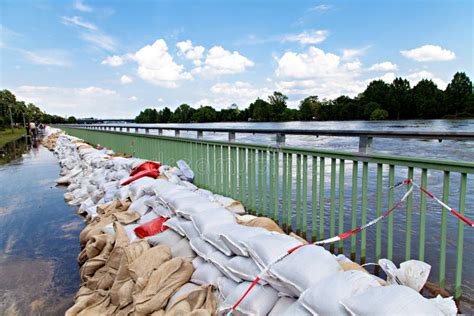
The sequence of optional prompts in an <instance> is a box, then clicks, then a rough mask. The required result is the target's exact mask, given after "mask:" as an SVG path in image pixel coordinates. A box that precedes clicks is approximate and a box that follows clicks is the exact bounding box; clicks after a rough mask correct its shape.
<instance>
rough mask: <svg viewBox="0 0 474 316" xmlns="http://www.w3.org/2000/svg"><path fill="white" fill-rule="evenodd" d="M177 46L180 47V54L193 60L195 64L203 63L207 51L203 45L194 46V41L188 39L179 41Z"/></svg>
mask: <svg viewBox="0 0 474 316" xmlns="http://www.w3.org/2000/svg"><path fill="white" fill-rule="evenodd" d="M176 47H178V49H179V52H180V54H181V55H182V56H184V57H185V58H186V59H189V60H192V62H193V63H194V65H196V66H200V65H201V59H202V57H203V55H204V51H205V48H204V47H203V46H193V43H192V42H191V41H190V40H186V41H183V42H179V43H177V44H176Z"/></svg>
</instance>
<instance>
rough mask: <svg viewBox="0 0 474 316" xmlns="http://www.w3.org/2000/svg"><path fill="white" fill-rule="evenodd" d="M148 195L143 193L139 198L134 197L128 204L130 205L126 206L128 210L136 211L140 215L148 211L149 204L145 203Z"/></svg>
mask: <svg viewBox="0 0 474 316" xmlns="http://www.w3.org/2000/svg"><path fill="white" fill-rule="evenodd" d="M149 198H150V197H149V196H148V195H143V196H141V197H140V198H137V199H135V200H134V201H133V202H132V204H130V207H129V208H128V209H129V210H130V211H134V212H137V213H138V214H140V216H143V215H145V214H146V212H148V209H149V206H148V205H146V204H145V202H146V201H147V200H148V199H149Z"/></svg>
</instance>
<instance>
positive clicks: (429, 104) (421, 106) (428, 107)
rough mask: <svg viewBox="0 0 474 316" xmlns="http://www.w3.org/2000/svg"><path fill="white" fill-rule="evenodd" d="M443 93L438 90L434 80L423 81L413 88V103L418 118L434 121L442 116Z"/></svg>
mask: <svg viewBox="0 0 474 316" xmlns="http://www.w3.org/2000/svg"><path fill="white" fill-rule="evenodd" d="M441 96H442V91H441V90H439V89H438V87H437V86H436V84H435V83H434V82H433V81H432V80H428V79H423V80H421V81H420V82H418V83H417V84H416V85H415V86H414V87H413V103H414V105H415V108H416V113H413V114H414V115H412V116H415V115H416V117H417V118H422V119H432V118H437V117H440V116H441V115H442V109H441V107H440V105H441Z"/></svg>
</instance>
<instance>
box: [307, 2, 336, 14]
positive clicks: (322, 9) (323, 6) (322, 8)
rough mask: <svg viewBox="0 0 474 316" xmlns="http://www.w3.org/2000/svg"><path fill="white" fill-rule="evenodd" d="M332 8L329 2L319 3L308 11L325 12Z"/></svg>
mask: <svg viewBox="0 0 474 316" xmlns="http://www.w3.org/2000/svg"><path fill="white" fill-rule="evenodd" d="M331 9H332V5H329V4H320V5H317V6H314V7H312V8H310V9H309V10H308V11H312V12H326V11H329V10H331Z"/></svg>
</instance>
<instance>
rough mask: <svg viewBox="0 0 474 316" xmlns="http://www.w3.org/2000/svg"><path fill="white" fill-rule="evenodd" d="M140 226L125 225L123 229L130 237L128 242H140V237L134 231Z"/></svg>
mask: <svg viewBox="0 0 474 316" xmlns="http://www.w3.org/2000/svg"><path fill="white" fill-rule="evenodd" d="M138 226H140V225H137V224H128V225H123V228H124V229H125V231H126V232H127V236H128V241H129V243H132V242H134V241H135V240H139V239H140V238H138V236H137V235H136V234H135V232H134V229H135V228H137V227H138Z"/></svg>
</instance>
